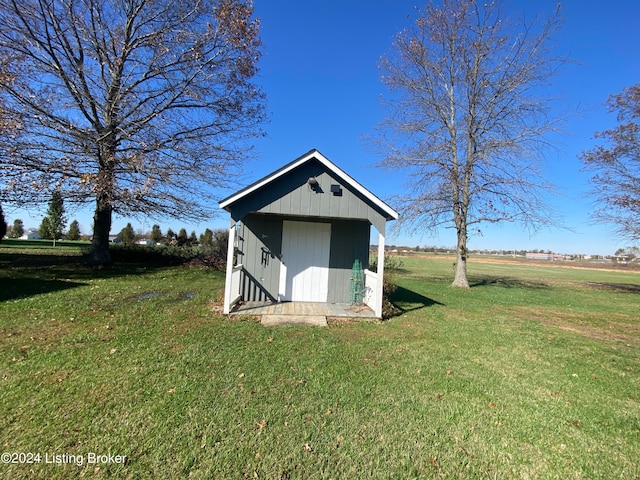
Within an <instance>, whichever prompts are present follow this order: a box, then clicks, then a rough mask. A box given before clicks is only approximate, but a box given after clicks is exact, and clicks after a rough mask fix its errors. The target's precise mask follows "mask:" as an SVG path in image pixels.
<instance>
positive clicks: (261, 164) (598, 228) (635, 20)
mask: <svg viewBox="0 0 640 480" xmlns="http://www.w3.org/2000/svg"><path fill="white" fill-rule="evenodd" d="M560 3H561V5H562V10H563V14H562V16H563V18H564V21H565V23H564V26H563V28H562V30H561V31H560V32H559V34H558V36H557V37H555V38H556V41H557V45H558V47H557V48H558V50H557V53H558V54H561V55H568V56H570V57H571V59H573V60H574V61H575V62H576V63H574V64H571V65H568V66H567V67H566V68H565V69H564V74H563V75H562V76H561V77H559V78H557V79H556V88H557V92H556V93H557V96H558V97H559V98H560V100H561V101H562V104H563V105H564V106H566V107H568V108H574V109H576V108H578V106H579V107H580V111H581V113H580V114H579V115H576V116H574V117H573V118H572V119H571V120H570V121H569V123H568V124H567V126H566V130H567V131H566V134H565V135H563V136H562V137H559V138H558V139H556V140H555V141H556V142H557V152H556V153H553V154H552V155H551V156H550V158H549V160H550V167H549V171H548V175H549V178H550V179H552V180H553V181H554V182H555V183H556V185H557V186H558V187H559V191H560V193H561V195H560V196H559V197H558V198H552V199H550V203H551V204H552V205H553V206H554V207H555V208H556V209H557V210H558V211H559V212H560V213H561V214H562V215H563V220H564V223H565V224H566V226H567V228H568V230H542V231H540V232H538V233H537V234H536V235H535V236H534V237H532V238H530V236H529V234H528V232H525V231H523V229H522V227H520V226H519V225H511V224H504V225H502V226H495V227H485V229H484V232H483V236H482V237H473V236H472V237H470V241H469V247H470V248H471V249H485V248H487V249H507V250H508V249H514V248H517V249H536V248H541V249H544V250H548V249H549V250H553V251H555V252H562V253H587V254H588V253H598V254H611V253H613V252H614V251H615V250H616V249H617V248H619V247H624V246H626V245H628V242H626V241H624V240H622V239H619V238H616V237H615V236H614V235H613V233H612V228H611V227H608V226H602V225H594V224H592V222H591V221H590V219H589V211H590V210H591V209H592V208H593V205H592V199H591V198H589V197H588V196H587V195H586V191H587V189H588V184H587V180H588V175H587V174H586V173H584V172H581V171H580V167H581V163H580V161H579V160H578V155H579V153H580V152H581V151H582V150H585V149H589V148H591V147H592V146H593V145H594V140H593V133H594V132H595V131H597V130H604V129H606V128H609V127H611V126H613V125H614V124H615V117H614V115H611V114H607V113H606V110H605V108H604V106H603V102H604V101H605V100H606V98H607V97H608V96H609V95H610V94H612V93H618V92H619V91H620V90H621V89H622V88H623V87H626V86H631V85H633V84H635V83H637V82H639V81H640V47H639V45H640V42H639V40H640V35H639V34H638V25H639V24H640V2H638V1H637V0H610V1H609V2H602V1H596V0H566V1H562V2H560ZM556 4H557V1H555V0H505V7H506V12H507V13H508V15H509V16H510V17H516V18H521V17H523V16H524V17H526V18H531V17H534V16H536V15H538V14H541V13H547V14H551V13H552V12H553V10H554V8H555V6H556ZM414 5H419V6H422V5H423V3H422V2H419V1H415V0H304V1H297V0H255V11H256V15H257V16H258V17H259V18H260V19H261V21H262V34H261V36H262V40H263V44H264V55H263V58H262V60H261V72H260V75H259V78H258V79H257V81H258V82H259V83H260V84H261V85H262V87H263V89H264V91H265V93H266V94H267V100H268V109H269V112H270V122H269V123H268V124H266V125H265V131H266V133H267V136H266V138H264V139H261V140H260V141H259V142H258V143H257V144H256V151H255V158H254V159H253V160H252V161H251V162H250V163H249V164H248V165H247V166H246V172H245V178H243V181H242V183H243V184H247V183H250V182H252V181H255V180H256V179H258V178H260V177H262V176H264V175H266V174H268V173H270V172H271V171H273V170H275V169H277V168H279V167H280V166H282V165H284V164H285V163H288V162H290V161H291V160H293V159H295V158H297V157H298V156H300V155H302V154H303V153H306V152H307V151H309V150H310V149H312V148H317V149H318V150H320V151H321V152H322V153H323V154H324V155H325V156H326V157H327V158H329V159H330V160H331V161H333V162H334V163H336V164H337V165H338V166H339V167H340V168H342V169H343V170H345V171H346V172H347V173H349V174H350V175H351V176H353V177H354V178H355V179H356V180H358V181H359V182H360V183H362V184H363V185H364V186H365V187H367V188H368V189H370V190H371V191H372V192H374V193H375V194H376V195H378V196H379V197H381V198H383V199H387V198H389V197H391V196H392V195H394V194H397V193H399V192H401V191H402V189H403V183H404V176H403V174H402V172H389V171H382V170H379V169H377V168H374V164H375V163H376V162H378V161H379V160H380V159H381V158H380V157H377V156H376V155H375V154H374V153H372V152H373V151H372V149H371V148H369V146H368V145H367V142H366V141H365V140H363V136H365V135H367V134H370V133H372V131H373V128H374V126H375V125H376V124H377V123H379V122H380V121H381V120H382V119H383V117H384V110H383V108H382V106H381V105H380V102H379V97H380V95H381V94H382V93H384V86H383V85H382V84H381V82H380V80H379V71H378V68H377V64H378V61H379V59H380V56H381V55H382V54H384V53H385V52H386V51H387V50H389V49H390V48H391V44H392V41H393V37H394V35H395V34H396V33H397V32H399V31H400V30H402V28H404V27H405V26H408V23H407V22H408V21H409V20H408V15H410V14H411V13H412V12H413V7H414ZM242 186H243V185H242V184H241V185H239V186H238V189H239V188H240V187H242ZM230 193H232V192H229V191H221V192H220V194H219V195H218V196H219V198H220V199H222V198H224V197H226V196H227V195H228V194H230ZM391 206H393V204H391ZM44 209H46V207H44ZM42 214H43V213H42V212H36V211H31V212H30V213H27V212H23V211H20V210H16V209H15V208H11V206H9V205H7V206H6V207H5V215H6V216H7V217H8V219H9V221H12V220H13V219H14V218H16V217H17V216H18V215H20V216H21V218H22V219H23V220H24V223H25V226H26V227H36V228H37V227H38V226H39V224H40V221H41V219H42ZM69 216H70V219H73V218H77V219H78V220H79V222H80V226H81V230H82V231H83V232H84V233H88V232H89V231H90V227H91V211H90V209H88V210H87V211H86V212H85V211H81V212H70V215H69ZM127 221H131V222H132V224H133V226H134V228H136V229H138V228H143V229H147V230H148V229H150V227H151V224H152V223H155V222H156V220H154V219H149V220H148V221H147V222H145V223H142V222H140V221H136V220H132V219H128V218H120V217H115V218H114V222H113V228H112V233H117V232H119V231H120V229H121V228H122V227H123V226H124V225H125V224H126V223H127ZM158 223H160V225H161V228H162V230H163V231H165V230H166V229H167V227H170V228H172V229H173V230H174V231H177V230H179V229H180V228H182V227H185V228H187V231H188V232H190V231H191V230H196V232H197V233H198V234H199V233H201V232H202V231H203V230H204V229H205V228H207V227H209V228H226V227H227V226H228V214H226V212H224V211H220V217H219V218H217V219H212V220H206V221H203V222H201V223H199V224H187V223H181V222H180V221H176V220H171V221H167V220H160V221H159V222H158ZM387 243H388V244H398V245H400V244H404V245H410V246H415V245H437V246H453V245H455V235H454V231H453V230H451V229H442V230H440V231H438V232H435V233H432V232H425V234H424V235H415V234H413V235H409V234H408V233H407V232H403V231H399V232H393V231H392V232H391V234H390V235H388V238H387Z"/></svg>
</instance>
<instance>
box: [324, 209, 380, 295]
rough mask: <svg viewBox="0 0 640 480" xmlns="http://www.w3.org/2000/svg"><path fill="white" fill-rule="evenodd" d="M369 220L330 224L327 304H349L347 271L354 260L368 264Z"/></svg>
mask: <svg viewBox="0 0 640 480" xmlns="http://www.w3.org/2000/svg"><path fill="white" fill-rule="evenodd" d="M369 232H370V226H369V222H366V221H357V220H334V221H333V222H332V225H331V255H330V259H329V297H328V301H329V302H331V303H350V302H351V298H350V290H351V273H352V268H353V262H354V261H355V260H356V259H357V260H360V262H361V263H362V268H367V267H368V266H369Z"/></svg>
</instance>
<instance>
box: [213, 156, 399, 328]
mask: <svg viewBox="0 0 640 480" xmlns="http://www.w3.org/2000/svg"><path fill="white" fill-rule="evenodd" d="M220 208H223V209H225V210H226V211H228V212H229V213H230V215H231V221H230V227H229V248H228V252H227V270H226V283H225V293H224V313H230V312H231V311H232V309H233V307H234V305H235V304H236V303H237V302H239V301H242V303H246V302H264V303H266V304H269V303H277V302H316V303H325V304H349V303H352V302H353V300H354V294H356V295H357V294H361V298H362V300H363V302H364V303H365V304H366V305H368V306H369V307H370V308H371V309H372V310H373V312H374V315H375V316H376V317H378V318H381V316H382V283H383V282H382V275H383V273H384V272H383V270H384V245H385V235H386V223H387V221H390V220H395V219H397V218H398V213H397V212H396V211H395V210H394V209H392V208H391V207H390V206H389V205H387V204H386V203H385V202H383V201H382V200H380V199H379V198H378V197H377V196H375V195H374V194H373V193H371V192H370V191H369V190H367V189H366V188H365V187H363V186H362V185H361V184H360V183H358V182H357V181H356V180H354V179H353V178H352V177H351V176H350V175H348V174H347V173H345V172H344V171H343V170H341V169H340V168H338V167H337V166H336V165H335V164H334V163H332V162H331V161H330V160H329V159H328V158H327V157H325V156H324V155H322V154H321V153H320V152H319V151H318V150H315V149H314V150H311V151H309V152H307V153H305V154H304V155H302V156H300V157H298V158H297V159H295V160H294V161H292V162H290V163H289V164H287V165H285V166H283V167H282V168H280V169H278V170H276V171H274V172H273V173H271V174H269V175H267V176H265V177H264V178H261V179H260V180H258V181H256V182H255V183H253V184H251V185H249V186H247V187H246V188H243V189H242V190H240V191H238V192H236V193H234V194H233V195H231V196H229V197H227V198H225V199H224V200H222V201H221V202H220ZM372 226H373V227H374V228H375V229H376V231H377V232H378V257H377V258H378V262H377V263H378V271H377V272H372V271H370V270H369V269H368V267H369V246H370V245H369V244H370V238H371V227H372ZM359 268H360V269H361V271H362V279H359V278H354V272H356V271H358V269H359Z"/></svg>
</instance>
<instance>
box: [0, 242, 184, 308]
mask: <svg viewBox="0 0 640 480" xmlns="http://www.w3.org/2000/svg"><path fill="white" fill-rule="evenodd" d="M145 253H146V252H142V254H141V252H139V251H137V250H133V249H132V250H130V251H129V250H127V251H115V252H112V256H113V257H115V260H114V264H113V266H112V267H111V268H105V269H92V268H89V267H87V264H86V256H84V255H82V254H80V253H77V252H76V253H71V254H69V253H66V254H65V253H64V252H63V251H62V250H61V252H60V255H51V254H39V253H22V252H20V253H18V252H16V253H14V252H9V251H6V252H1V253H0V301H7V300H15V299H20V298H27V297H30V296H32V295H40V294H43V293H49V292H55V291H60V290H68V289H70V288H75V287H80V286H83V285H86V284H87V283H86V282H85V281H88V280H91V279H95V278H113V277H118V276H122V275H144V274H146V273H149V272H151V271H154V270H158V269H163V268H166V267H169V266H172V265H176V264H180V263H184V262H182V261H180V260H181V259H178V258H176V257H175V256H167V255H164V256H160V255H157V254H154V253H153V252H151V253H150V254H146V255H145Z"/></svg>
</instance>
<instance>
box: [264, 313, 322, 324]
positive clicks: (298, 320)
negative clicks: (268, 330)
mask: <svg viewBox="0 0 640 480" xmlns="http://www.w3.org/2000/svg"><path fill="white" fill-rule="evenodd" d="M260 323H262V325H264V326H265V327H277V326H281V325H287V326H309V327H326V326H327V317H325V316H324V315H262V319H261V320H260Z"/></svg>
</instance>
